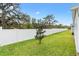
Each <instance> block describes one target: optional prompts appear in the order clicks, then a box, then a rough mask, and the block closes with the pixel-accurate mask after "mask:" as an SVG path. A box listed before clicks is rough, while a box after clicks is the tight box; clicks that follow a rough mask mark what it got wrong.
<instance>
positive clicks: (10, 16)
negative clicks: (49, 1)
mask: <svg viewBox="0 0 79 59" xmlns="http://www.w3.org/2000/svg"><path fill="white" fill-rule="evenodd" d="M56 22H58V21H57V20H55V16H54V15H52V14H50V15H47V16H45V17H43V18H42V19H36V18H32V17H31V16H30V15H28V14H24V13H23V12H21V11H20V4H18V3H0V26H2V28H3V29H15V28H17V29H31V28H33V29H34V28H37V27H38V26H39V23H41V24H42V25H43V27H44V28H55V27H57V28H64V27H66V26H62V25H54V24H55V23H56Z"/></svg>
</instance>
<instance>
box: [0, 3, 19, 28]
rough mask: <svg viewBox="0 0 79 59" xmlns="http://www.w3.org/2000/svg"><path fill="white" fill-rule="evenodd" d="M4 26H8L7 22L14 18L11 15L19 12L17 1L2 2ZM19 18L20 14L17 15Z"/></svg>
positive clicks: (0, 5)
mask: <svg viewBox="0 0 79 59" xmlns="http://www.w3.org/2000/svg"><path fill="white" fill-rule="evenodd" d="M0 10H1V11H2V13H1V19H0V20H1V22H2V27H3V28H7V26H6V25H7V22H8V21H10V20H13V19H12V18H11V17H12V16H13V15H14V16H17V14H19V13H20V12H19V4H17V3H0ZM17 18H18V16H17ZM13 21H14V20H13Z"/></svg>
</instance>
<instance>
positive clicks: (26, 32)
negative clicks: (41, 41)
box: [0, 29, 67, 46]
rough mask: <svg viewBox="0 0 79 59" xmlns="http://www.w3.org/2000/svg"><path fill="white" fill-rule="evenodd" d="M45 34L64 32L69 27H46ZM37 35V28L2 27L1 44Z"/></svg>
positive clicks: (0, 32) (0, 33) (0, 31)
mask: <svg viewBox="0 0 79 59" xmlns="http://www.w3.org/2000/svg"><path fill="white" fill-rule="evenodd" d="M44 30H45V31H46V32H45V33H44V34H45V35H49V34H53V33H57V32H62V31H65V30H67V29H44ZM35 35H36V29H2V30H0V46H3V45H7V44H11V43H15V42H19V41H23V40H29V39H32V38H34V37H35Z"/></svg>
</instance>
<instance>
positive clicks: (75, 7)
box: [71, 6, 79, 10]
mask: <svg viewBox="0 0 79 59" xmlns="http://www.w3.org/2000/svg"><path fill="white" fill-rule="evenodd" d="M78 8H79V6H74V7H72V8H71V10H75V9H78Z"/></svg>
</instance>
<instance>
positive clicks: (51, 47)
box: [0, 31, 76, 56]
mask: <svg viewBox="0 0 79 59" xmlns="http://www.w3.org/2000/svg"><path fill="white" fill-rule="evenodd" d="M0 55H3V56H5V55H8V56H9V55H12V56H22V55H23V56H72V55H76V52H75V45H74V39H73V37H72V35H71V32H70V31H65V32H61V33H57V34H52V35H49V36H47V37H45V38H44V39H43V40H42V44H40V45H39V44H38V41H37V40H35V39H32V40H26V41H23V42H19V43H15V44H11V45H7V46H3V47H0Z"/></svg>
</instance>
